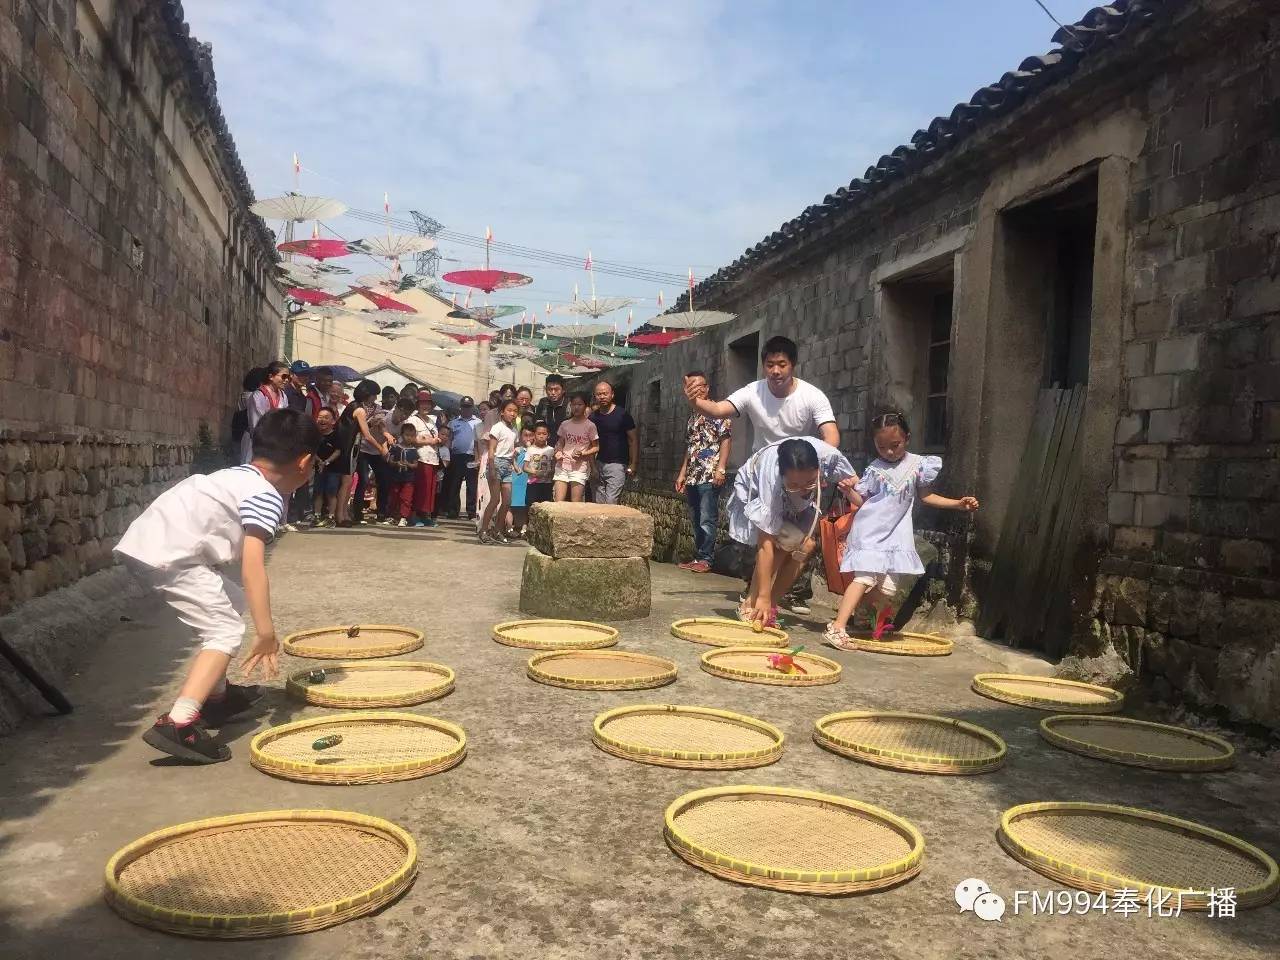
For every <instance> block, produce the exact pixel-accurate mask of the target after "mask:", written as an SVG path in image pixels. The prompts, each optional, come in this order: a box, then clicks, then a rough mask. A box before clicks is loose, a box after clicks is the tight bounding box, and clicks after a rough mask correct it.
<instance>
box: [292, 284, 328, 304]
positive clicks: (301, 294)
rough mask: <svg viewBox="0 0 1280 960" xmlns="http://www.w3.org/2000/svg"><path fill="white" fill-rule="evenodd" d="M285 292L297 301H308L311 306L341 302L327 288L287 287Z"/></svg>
mask: <svg viewBox="0 0 1280 960" xmlns="http://www.w3.org/2000/svg"><path fill="white" fill-rule="evenodd" d="M285 293H287V294H288V295H289V296H290V297H291V298H293V299H294V300H297V301H298V302H299V303H309V304H311V305H312V306H320V305H322V304H336V303H341V302H342V301H341V300H339V299H338V298H337V297H335V296H334V295H333V294H332V293H329V292H328V291H327V290H312V289H310V288H307V287H289V289H287V290H286V291H285Z"/></svg>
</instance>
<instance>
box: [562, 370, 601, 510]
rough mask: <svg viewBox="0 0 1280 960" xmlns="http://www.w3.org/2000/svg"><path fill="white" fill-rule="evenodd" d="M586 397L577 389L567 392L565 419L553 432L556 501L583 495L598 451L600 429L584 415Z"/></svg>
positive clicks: (577, 497) (583, 496)
mask: <svg viewBox="0 0 1280 960" xmlns="http://www.w3.org/2000/svg"><path fill="white" fill-rule="evenodd" d="M589 404H590V399H589V398H588V397H587V395H586V394H585V393H583V392H581V391H579V392H576V393H572V394H570V395H569V419H568V420H566V421H564V422H563V423H561V424H560V430H559V433H558V434H557V436H556V453H555V458H556V472H555V476H554V477H553V479H554V481H555V498H556V503H560V502H561V501H564V500H572V501H573V502H574V503H581V502H582V501H583V500H584V499H585V495H586V490H587V480H588V478H590V476H591V460H592V458H593V457H594V456H595V455H596V454H597V453H599V452H600V432H599V431H598V430H596V425H595V424H594V423H592V422H591V421H590V420H588V419H587V408H588V406H589Z"/></svg>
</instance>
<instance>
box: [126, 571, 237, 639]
mask: <svg viewBox="0 0 1280 960" xmlns="http://www.w3.org/2000/svg"><path fill="white" fill-rule="evenodd" d="M122 559H123V560H124V561H125V565H126V566H127V567H128V568H129V572H130V573H132V574H133V575H134V576H135V577H137V578H138V580H139V581H140V582H141V583H142V584H143V585H144V586H146V587H148V588H149V589H151V590H154V591H155V592H156V593H158V594H160V596H161V598H163V600H164V602H165V603H167V604H168V605H169V607H170V609H172V610H173V612H174V614H176V615H177V617H178V619H179V620H181V621H182V622H183V623H184V624H186V625H187V626H188V627H190V628H191V629H192V630H193V631H194V632H195V635H196V639H198V640H199V641H200V646H201V648H202V649H204V650H216V651H218V652H219V653H225V654H226V655H227V656H229V657H234V656H235V655H236V653H237V651H239V649H240V642H241V641H242V640H243V639H244V620H243V619H242V617H243V615H244V611H245V599H244V591H243V590H242V589H241V588H240V584H238V583H236V582H235V581H234V580H231V579H230V578H229V577H227V576H225V575H224V574H222V573H220V572H219V571H217V570H215V569H214V568H213V567H205V566H195V567H178V568H176V569H173V570H157V569H155V568H154V567H148V566H147V565H146V564H142V563H138V562H137V561H134V560H131V559H129V558H127V557H123V558H122Z"/></svg>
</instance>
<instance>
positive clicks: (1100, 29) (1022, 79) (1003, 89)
mask: <svg viewBox="0 0 1280 960" xmlns="http://www.w3.org/2000/svg"><path fill="white" fill-rule="evenodd" d="M1180 2H1181V0H1115V2H1114V3H1111V4H1109V5H1107V6H1105V7H1095V8H1093V9H1092V10H1090V11H1089V12H1088V13H1086V14H1085V15H1084V17H1083V18H1082V19H1081V20H1080V21H1079V22H1078V23H1075V24H1072V25H1071V26H1069V27H1065V28H1060V29H1059V30H1058V31H1057V32H1056V33H1054V35H1053V42H1054V43H1056V44H1058V45H1059V46H1058V48H1057V49H1055V50H1050V51H1049V52H1048V53H1045V54H1043V55H1041V56H1038V57H1027V59H1025V60H1023V61H1022V63H1020V64H1018V69H1017V70H1011V71H1009V72H1008V73H1006V74H1005V75H1004V76H1002V77H1001V78H1000V79H999V80H997V81H996V82H995V83H993V84H990V85H989V86H986V87H983V88H982V89H980V90H978V91H977V92H976V93H974V95H973V96H972V97H970V98H969V100H968V102H966V103H960V104H957V105H956V107H955V109H954V110H952V111H951V115H950V116H948V117H935V118H934V119H933V121H932V122H931V123H930V124H929V126H928V127H927V128H925V129H923V130H917V131H916V132H915V134H914V135H913V136H912V137H911V142H910V143H909V144H903V145H902V146H900V147H897V148H896V149H895V150H894V151H893V152H892V153H888V154H885V155H884V156H882V157H881V158H880V159H879V160H878V161H876V163H875V165H874V166H870V167H868V168H867V172H866V173H864V174H863V175H862V176H861V177H856V178H854V179H853V180H851V181H849V183H848V185H847V186H843V187H840V188H839V189H838V190H836V191H835V192H834V193H829V194H827V195H826V196H825V197H824V198H823V200H822V202H821V203H815V204H813V205H812V206H810V207H808V208H807V209H806V210H805V211H804V212H803V213H801V214H800V216H798V217H796V218H794V219H792V220H788V221H787V222H786V223H784V224H783V225H782V226H781V227H779V228H778V229H777V230H775V231H774V232H773V233H771V234H770V235H769V236H767V237H765V238H764V239H763V240H761V241H760V242H759V243H757V244H756V245H755V246H754V247H748V248H747V249H746V250H745V251H744V252H743V254H742V256H740V257H739V258H738V259H737V260H735V261H733V263H731V264H729V265H728V266H726V267H721V268H720V269H719V270H717V271H716V272H715V273H713V274H712V275H711V276H710V277H708V278H707V279H705V280H703V281H702V282H701V283H699V284H698V285H697V286H695V287H694V294H695V296H696V297H697V299H698V300H699V301H704V300H705V299H706V298H707V297H715V296H716V294H717V293H719V292H720V291H721V290H722V289H723V287H721V286H720V285H721V284H723V283H725V282H726V281H733V280H736V279H738V278H739V277H741V276H742V275H744V274H746V273H748V272H749V271H750V270H751V269H752V268H753V267H754V266H755V265H756V264H757V263H759V262H761V261H763V260H765V259H767V258H770V257H773V256H775V255H777V254H779V253H782V252H783V251H785V250H786V249H787V248H788V247H790V246H792V245H793V244H796V243H798V242H799V241H800V240H801V239H803V238H804V236H805V235H806V234H807V233H809V232H810V231H811V230H813V229H814V228H815V227H818V226H822V225H825V223H826V222H828V221H829V220H830V219H831V217H832V216H833V215H834V214H837V213H843V212H845V211H848V210H849V209H851V208H853V207H855V206H856V205H857V204H859V203H861V202H863V201H864V200H867V199H869V198H870V197H872V196H874V195H875V194H876V193H878V192H879V191H880V190H882V189H884V188H885V187H886V186H888V185H889V184H891V183H892V182H894V181H896V180H901V179H902V178H904V177H906V176H909V175H910V174H912V173H914V172H915V171H917V170H919V169H920V168H921V167H923V166H924V165H925V164H928V163H930V162H932V161H933V160H935V159H937V158H938V157H941V156H942V155H943V154H945V153H946V152H947V151H949V150H951V149H953V148H954V147H955V146H956V145H958V144H959V143H961V142H962V141H963V140H964V139H965V138H966V137H968V136H970V135H971V134H972V133H973V132H974V131H975V130H977V129H978V128H979V127H980V126H982V125H983V124H984V123H986V122H987V121H989V120H992V119H994V118H996V117H999V116H1001V115H1002V114H1005V113H1008V112H1009V111H1010V110H1012V109H1014V108H1015V107H1017V106H1019V105H1020V104H1022V103H1023V102H1024V101H1025V100H1027V99H1028V98H1029V97H1031V96H1034V95H1035V94H1036V93H1037V92H1039V91H1040V90H1042V89H1044V88H1045V87H1049V86H1052V85H1053V84H1057V83H1061V82H1063V81H1064V80H1066V79H1067V78H1068V77H1070V76H1071V74H1072V73H1073V72H1074V71H1075V69H1076V67H1077V66H1078V65H1079V63H1080V62H1081V61H1082V60H1084V59H1085V58H1086V57H1088V56H1090V55H1091V54H1093V53H1095V52H1098V51H1101V50H1103V49H1106V48H1107V47H1108V46H1109V45H1111V44H1112V43H1113V42H1114V41H1115V40H1117V39H1119V38H1120V37H1121V36H1123V35H1125V34H1126V33H1130V32H1133V31H1135V30H1138V29H1141V28H1142V27H1143V26H1145V25H1146V24H1147V23H1148V22H1150V21H1151V20H1153V19H1155V18H1157V17H1159V16H1161V15H1162V14H1164V13H1166V12H1167V11H1168V10H1171V9H1172V8H1173V7H1175V6H1177V5H1178V4H1179V3H1180ZM687 298H688V294H687V293H684V294H681V295H680V297H679V299H678V300H677V301H676V303H675V304H674V305H673V306H672V307H671V310H672V311H674V310H684V309H687ZM669 312H670V311H669Z"/></svg>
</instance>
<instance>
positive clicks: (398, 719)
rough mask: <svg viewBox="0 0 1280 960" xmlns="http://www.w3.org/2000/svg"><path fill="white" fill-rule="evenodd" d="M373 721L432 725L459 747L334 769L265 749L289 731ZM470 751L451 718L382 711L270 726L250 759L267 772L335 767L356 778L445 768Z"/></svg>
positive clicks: (252, 747) (251, 748) (251, 747)
mask: <svg viewBox="0 0 1280 960" xmlns="http://www.w3.org/2000/svg"><path fill="white" fill-rule="evenodd" d="M369 721H389V722H395V723H402V724H407V725H410V726H419V727H430V728H431V729H433V730H436V731H439V732H442V733H446V734H448V735H449V736H451V737H453V738H455V739H456V740H457V741H458V742H457V745H456V746H454V747H452V748H450V749H449V750H446V751H444V752H442V753H434V754H431V755H424V756H422V757H418V758H416V759H414V760H400V761H397V762H395V763H365V764H354V763H353V764H343V765H342V766H341V767H334V768H327V767H321V766H320V765H318V764H315V763H304V762H302V761H298V760H284V759H282V758H280V757H273V756H271V755H269V754H267V753H264V752H263V747H265V746H266V745H267V744H268V743H270V742H271V741H272V740H276V739H278V738H280V737H282V736H284V735H285V734H287V733H296V732H297V731H299V730H307V729H309V728H312V727H327V726H334V725H337V724H352V723H367V722H369ZM466 752H467V735H466V733H465V732H464V731H463V729H462V728H461V727H460V726H458V725H457V724H454V723H449V722H448V721H447V720H441V719H439V718H438V717H428V716H424V715H423V714H420V713H396V712H391V711H381V710H379V711H360V712H357V713H338V714H325V715H324V716H320V717H308V718H307V719H305V720H294V721H292V722H290V723H283V724H281V725H280V726H278V727H268V728H267V729H266V730H263V731H262V732H261V733H258V734H256V735H255V736H254V738H253V739H252V740H250V741H249V761H250V763H252V764H253V766H255V767H257V768H258V769H259V770H262V771H264V772H266V773H274V772H281V773H291V774H294V775H302V776H306V775H307V774H314V773H315V772H316V771H317V769H320V770H328V769H332V770H333V771H334V772H335V773H336V772H341V773H343V774H345V775H347V776H352V777H361V776H378V775H380V774H394V773H406V772H408V771H410V770H418V769H421V768H423V767H441V769H447V767H442V766H441V765H443V764H447V765H448V766H452V765H453V763H456V762H457V761H459V760H461V759H462V757H463V756H464V755H465V754H466ZM316 782H324V781H316Z"/></svg>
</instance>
